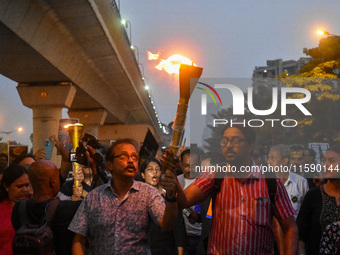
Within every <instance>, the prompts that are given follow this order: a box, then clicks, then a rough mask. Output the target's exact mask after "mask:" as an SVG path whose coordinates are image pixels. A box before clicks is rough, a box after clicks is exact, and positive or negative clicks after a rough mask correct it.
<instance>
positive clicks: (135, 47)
mask: <svg viewBox="0 0 340 255" xmlns="http://www.w3.org/2000/svg"><path fill="white" fill-rule="evenodd" d="M130 48H131V50H132V51H133V53H137V54H136V56H137V57H136V59H137V63H139V49H138V47H137V46H134V45H131V46H130Z"/></svg>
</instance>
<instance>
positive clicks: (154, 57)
mask: <svg viewBox="0 0 340 255" xmlns="http://www.w3.org/2000/svg"><path fill="white" fill-rule="evenodd" d="M147 52H148V59H149V60H157V59H158V58H159V54H158V53H157V54H153V53H151V52H150V51H147Z"/></svg>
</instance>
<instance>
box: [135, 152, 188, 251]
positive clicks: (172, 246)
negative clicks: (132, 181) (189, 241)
mask: <svg viewBox="0 0 340 255" xmlns="http://www.w3.org/2000/svg"><path fill="white" fill-rule="evenodd" d="M140 172H141V176H142V178H143V179H144V181H145V183H147V184H150V185H151V186H153V187H154V188H155V189H157V190H158V192H159V193H160V194H161V195H162V196H163V198H164V199H165V194H164V190H163V189H162V187H161V186H160V181H161V175H162V171H161V165H160V162H159V161H158V160H157V159H156V158H154V157H150V158H147V159H146V160H145V161H144V162H143V163H142V165H141V168H140ZM178 215H179V216H180V217H178V218H177V222H179V224H176V229H175V230H174V231H171V232H166V231H165V230H163V229H162V228H161V227H160V226H158V225H157V224H155V223H152V225H151V227H150V230H149V234H148V240H149V246H150V250H151V254H152V255H155V254H156V255H157V254H160V255H167V254H169V255H170V254H183V247H184V244H183V241H184V240H185V225H184V220H183V217H182V216H181V215H182V214H181V213H179V214H178ZM180 222H181V223H180ZM177 225H178V227H177ZM176 247H177V249H178V253H177V249H176Z"/></svg>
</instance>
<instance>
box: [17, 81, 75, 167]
mask: <svg viewBox="0 0 340 255" xmlns="http://www.w3.org/2000/svg"><path fill="white" fill-rule="evenodd" d="M17 90H18V93H19V95H20V98H21V101H22V103H23V105H25V106H27V107H29V108H31V109H32V110H33V153H35V152H36V151H37V150H39V149H41V148H44V141H45V140H46V139H48V138H49V137H50V136H51V135H55V136H56V137H58V130H59V120H60V119H61V117H62V108H65V107H66V108H69V107H71V104H72V101H73V98H74V96H75V94H76V88H75V87H74V86H73V85H72V84H71V83H69V82H65V83H57V84H51V85H50V84H48V85H46V84H40V83H39V84H34V85H32V84H24V83H21V84H19V85H18V86H17ZM51 160H52V161H53V162H55V163H56V164H57V165H60V157H57V153H56V149H55V148H53V152H52V157H51Z"/></svg>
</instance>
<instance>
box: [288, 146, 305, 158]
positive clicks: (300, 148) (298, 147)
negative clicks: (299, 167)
mask: <svg viewBox="0 0 340 255" xmlns="http://www.w3.org/2000/svg"><path fill="white" fill-rule="evenodd" d="M304 150H305V148H304V147H303V145H301V144H292V145H291V146H289V151H290V154H292V152H293V151H301V152H302V156H304V155H305V153H304Z"/></svg>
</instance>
